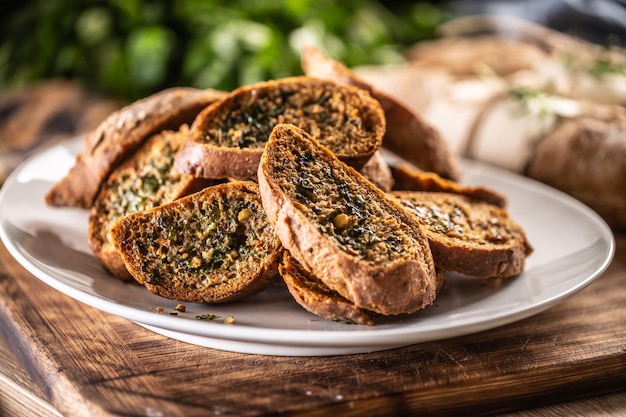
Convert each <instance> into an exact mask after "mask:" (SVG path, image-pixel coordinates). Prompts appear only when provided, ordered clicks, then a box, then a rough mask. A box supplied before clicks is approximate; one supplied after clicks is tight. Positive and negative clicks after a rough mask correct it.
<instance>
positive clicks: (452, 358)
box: [0, 235, 626, 417]
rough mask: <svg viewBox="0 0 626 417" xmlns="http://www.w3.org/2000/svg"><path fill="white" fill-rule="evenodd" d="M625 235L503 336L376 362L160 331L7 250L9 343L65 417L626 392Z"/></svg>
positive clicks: (332, 409) (425, 405)
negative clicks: (240, 346) (242, 347)
mask: <svg viewBox="0 0 626 417" xmlns="http://www.w3.org/2000/svg"><path fill="white" fill-rule="evenodd" d="M624 323H626V236H624V235H619V236H617V252H616V256H615V259H614V261H613V262H612V264H611V265H610V267H609V269H608V270H607V271H606V272H605V273H604V274H603V275H602V276H601V277H599V278H598V279H597V280H596V281H595V282H594V283H593V284H592V285H590V286H589V287H587V288H586V289H584V290H583V291H581V292H580V293H578V294H576V295H574V296H573V297H571V298H569V299H568V300H566V301H565V302H563V303H561V304H559V305H557V306H556V307H554V308H552V309H550V310H548V311H545V312H543V313H541V314H539V315H537V316H534V317H531V318H529V319H526V320H523V321H521V322H518V323H514V324H511V325H507V326H504V327H501V328H498V329H495V330H491V331H487V332H482V333H479V334H474V335H470V336H464V337H458V338H453V339H448V340H442V341H437V342H429V343H423V344H419V345H414V346H409V347H405V348H400V349H394V350H389V351H384V352H377V353H371V354H360V355H348V356H334V357H310V358H309V357H276V356H261V355H248V354H240V353H231V352H224V351H218V350H213V349H208V348H202V347H198V346H193V345H189V344H185V343H182V342H179V341H175V340H171V339H168V338H166V337H163V336H160V335H157V334H154V333H152V332H150V331H147V330H145V329H144V328H142V327H140V326H138V325H136V324H134V323H132V322H130V321H127V320H125V319H122V318H119V317H116V316H113V315H110V314H107V313H104V312H101V311H99V310H96V309H94V308H91V307H89V306H86V305H84V304H81V303H79V302H77V301H74V300H73V299H71V298H69V297H67V296H65V295H63V294H61V293H59V292H57V291H56V290H54V289H52V288H50V287H48V286H47V285H46V284H44V283H42V282H41V281H39V280H37V279H36V278H34V277H33V276H32V275H30V274H29V273H27V272H26V271H25V270H23V269H22V267H21V266H20V265H18V264H17V263H16V262H15V261H14V260H13V259H12V258H11V256H10V255H9V254H8V253H7V251H6V249H5V248H4V247H3V246H2V247H0V324H1V327H0V329H1V330H0V336H1V337H2V338H3V339H4V340H5V341H7V345H8V346H9V348H10V349H11V351H12V352H13V353H14V354H15V355H16V356H17V358H18V360H19V362H20V363H21V364H22V365H23V366H24V367H25V369H26V370H27V372H28V373H29V374H30V376H31V378H32V380H33V381H34V382H35V384H36V385H37V386H38V387H39V388H40V389H41V392H42V393H43V395H44V396H45V397H46V398H47V399H48V400H49V401H50V403H51V404H52V405H53V406H54V407H55V408H56V409H57V410H59V411H60V412H61V413H62V414H63V415H64V416H68V417H71V416H86V415H89V416H154V415H159V416H183V415H184V416H205V415H269V414H275V413H281V414H286V415H310V416H317V415H319V416H322V415H328V414H330V413H341V414H342V415H355V416H356V415H363V413H364V411H367V412H368V414H369V415H389V414H393V415H411V414H417V413H420V414H421V415H435V416H436V415H450V414H453V415H486V414H492V413H496V412H503V411H507V410H516V409H525V408H529V407H533V406H537V405H541V404H546V403H550V402H561V401H565V400H568V399H573V398H580V397H586V396H591V395H595V394H599V393H609V392H614V391H619V390H625V389H626V326H625V325H624Z"/></svg>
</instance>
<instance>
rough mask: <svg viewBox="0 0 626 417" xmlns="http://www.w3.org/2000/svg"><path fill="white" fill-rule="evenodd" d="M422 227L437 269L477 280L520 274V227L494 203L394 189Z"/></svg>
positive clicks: (524, 244)
mask: <svg viewBox="0 0 626 417" xmlns="http://www.w3.org/2000/svg"><path fill="white" fill-rule="evenodd" d="M390 195H391V196H393V197H395V198H397V199H398V201H399V202H400V204H402V205H403V206H404V207H405V208H406V209H407V210H408V211H409V212H410V213H412V214H413V215H415V216H416V217H417V218H418V219H419V220H420V222H421V223H422V224H423V226H424V229H423V230H424V232H425V234H426V237H427V238H428V242H429V244H430V249H431V251H432V255H433V259H434V261H435V264H436V265H437V268H441V269H444V270H446V271H456V272H459V273H462V274H465V275H470V276H476V277H483V278H503V277H511V276H515V275H518V274H520V273H521V272H522V271H523V269H524V264H525V260H526V257H527V256H528V255H530V254H531V253H532V247H531V245H530V243H529V242H528V240H527V238H526V235H525V233H524V230H523V229H522V228H521V227H520V226H519V225H518V224H517V223H516V222H515V221H514V220H513V219H512V218H511V217H510V216H509V214H508V212H507V211H506V210H504V209H502V208H500V207H497V206H494V205H492V204H489V203H485V202H482V201H477V200H471V199H470V198H468V197H467V196H464V195H459V194H451V193H441V192H417V191H394V192H392V193H390Z"/></svg>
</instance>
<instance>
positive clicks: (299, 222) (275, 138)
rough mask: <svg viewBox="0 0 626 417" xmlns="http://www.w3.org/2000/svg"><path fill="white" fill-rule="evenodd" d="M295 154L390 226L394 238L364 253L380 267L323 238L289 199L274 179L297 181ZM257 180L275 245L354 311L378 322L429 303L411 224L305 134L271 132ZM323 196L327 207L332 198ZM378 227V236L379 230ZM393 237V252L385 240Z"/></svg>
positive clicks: (432, 280)
mask: <svg viewBox="0 0 626 417" xmlns="http://www.w3.org/2000/svg"><path fill="white" fill-rule="evenodd" d="M291 151H293V154H291V155H290V152H291ZM300 151H302V152H304V153H311V154H312V155H313V158H314V159H315V161H316V162H315V164H320V165H321V166H322V169H330V170H334V171H335V172H336V175H337V176H338V177H341V178H342V179H345V181H349V182H350V183H351V186H352V187H353V188H355V189H358V190H359V192H362V193H363V194H365V200H366V201H367V205H368V206H369V205H372V207H376V209H377V210H380V211H378V212H377V213H379V214H381V215H383V217H385V218H386V219H389V222H390V224H393V226H391V225H390V226H389V230H388V231H391V230H393V231H394V232H391V235H390V236H384V237H383V238H381V240H380V241H379V242H378V243H375V244H374V245H373V246H372V247H374V248H377V249H381V250H383V251H386V252H387V253H390V255H389V258H388V259H385V260H384V261H383V260H382V258H380V257H377V255H376V254H374V255H373V259H369V260H368V259H364V258H363V257H361V256H360V255H359V254H358V253H356V254H355V249H354V248H352V247H350V243H351V242H350V241H349V240H348V241H347V243H346V241H345V240H344V241H343V243H345V246H344V245H343V244H342V243H341V241H339V240H337V239H338V236H339V233H330V232H329V231H328V230H326V231H325V230H324V229H323V228H322V227H321V225H320V224H318V223H316V222H315V221H314V220H312V219H311V218H310V217H307V215H306V214H305V212H306V209H303V205H302V203H301V202H299V201H297V198H296V197H295V196H294V195H292V194H290V191H289V190H288V188H289V185H288V184H286V183H283V182H282V180H281V176H287V177H289V178H295V177H298V176H299V175H301V174H302V173H301V172H298V170H297V169H296V168H294V167H295V165H293V164H290V162H293V161H291V158H295V156H294V155H295V154H296V153H298V152H300ZM294 169H295V170H294ZM258 179H259V188H260V191H261V197H262V201H263V207H264V208H265V210H266V212H267V214H268V217H269V219H270V222H271V223H272V224H273V225H274V227H275V229H276V231H277V233H278V236H279V237H280V239H281V241H282V243H283V246H284V247H285V248H286V249H287V250H289V252H290V253H291V255H292V256H293V257H294V258H295V259H296V260H297V261H298V262H299V263H300V264H301V265H302V266H303V268H304V269H305V270H307V271H309V272H311V273H312V274H313V275H314V276H316V277H318V278H319V279H320V280H322V281H323V282H324V284H326V285H327V286H328V287H329V288H331V289H332V290H334V291H336V292H338V293H339V294H340V295H341V296H343V297H345V298H346V299H348V300H350V301H351V302H353V303H354V304H355V305H356V306H357V307H359V308H364V309H367V310H371V311H376V312H379V313H381V314H386V315H390V314H403V313H412V312H415V311H417V310H419V309H421V308H424V307H425V306H427V305H429V304H431V303H432V301H433V300H434V298H435V295H436V286H437V283H436V280H437V278H436V275H435V270H434V264H433V260H432V256H431V253H430V250H429V247H428V242H427V240H426V238H425V237H424V236H423V234H422V231H421V229H420V226H419V224H418V223H417V221H416V220H415V219H414V218H413V217H412V216H411V215H410V214H409V213H407V212H406V211H405V210H404V209H403V208H402V207H400V206H399V205H398V204H397V203H395V202H394V201H393V200H391V199H389V198H388V197H387V196H386V195H385V194H384V193H383V192H382V191H380V190H379V189H378V188H376V187H375V186H373V185H372V184H371V183H369V182H368V181H367V180H365V179H364V178H363V177H362V176H361V175H360V174H359V173H358V172H357V171H355V170H354V169H352V168H350V167H348V166H346V165H345V164H344V163H342V162H341V161H339V160H338V159H337V158H336V157H335V156H334V155H333V154H332V153H331V152H330V151H329V150H328V149H326V148H324V147H322V146H320V145H319V144H318V143H317V141H315V139H313V138H311V137H310V136H309V135H308V134H306V132H304V131H302V130H301V129H298V128H297V127H294V126H289V125H278V126H276V127H275V128H274V130H273V131H272V134H271V135H270V140H269V142H268V144H267V146H266V148H265V151H264V153H263V156H262V158H261V163H260V165H259V171H258ZM326 197H327V199H328V200H332V196H326ZM346 210H347V209H346ZM369 220H370V221H371V220H376V219H374V218H369ZM333 221H334V220H333ZM328 227H330V228H332V227H333V226H330V225H329V226H328ZM379 227H381V228H382V229H383V231H382V232H381V233H383V234H384V233H385V232H384V231H385V230H387V229H385V226H379ZM392 227H396V228H397V229H393V228H392ZM366 232H367V231H366ZM371 233H372V234H373V233H374V232H373V231H372V232H371ZM398 236H399V237H398ZM396 237H398V241H399V242H400V243H401V247H395V246H394V245H391V244H390V243H389V242H390V241H387V240H385V239H392V238H396ZM348 239H349V238H348ZM338 242H339V243H338ZM356 243H357V244H358V242H356ZM367 250H369V249H367V248H366V249H364V251H365V252H361V253H367ZM396 255H397V256H396Z"/></svg>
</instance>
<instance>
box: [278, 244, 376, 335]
mask: <svg viewBox="0 0 626 417" xmlns="http://www.w3.org/2000/svg"><path fill="white" fill-rule="evenodd" d="M278 270H279V272H280V275H281V277H282V278H283V281H285V284H286V285H287V289H288V290H289V293H290V294H291V295H292V296H293V298H294V300H296V302H297V303H298V304H300V306H302V307H303V308H304V309H305V310H307V311H308V312H310V313H313V314H316V315H318V316H320V317H323V318H325V319H328V320H333V321H340V322H346V323H351V324H365V325H368V326H371V325H373V324H374V322H375V317H376V313H374V312H373V311H369V310H365V309H363V308H359V307H357V306H355V305H354V303H353V302H351V301H349V300H347V299H345V298H344V297H342V296H341V295H339V293H337V292H336V291H333V290H331V289H330V288H328V286H327V285H326V284H324V283H323V282H322V281H321V280H319V279H318V278H316V277H314V276H312V275H311V274H310V273H309V272H308V271H306V270H305V269H304V268H302V266H301V265H300V264H299V263H298V261H296V260H295V259H294V258H293V257H292V256H291V255H290V254H289V252H285V253H284V254H283V261H282V263H281V264H280V265H279V266H278Z"/></svg>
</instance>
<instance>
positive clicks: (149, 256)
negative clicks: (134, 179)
mask: <svg viewBox="0 0 626 417" xmlns="http://www.w3.org/2000/svg"><path fill="white" fill-rule="evenodd" d="M111 235H112V240H113V242H114V244H115V247H116V248H117V250H118V251H119V252H120V254H121V256H122V259H123V260H124V263H125V264H126V267H127V268H128V270H129V271H130V273H131V275H132V276H133V277H134V278H135V279H136V280H137V281H138V282H139V283H141V284H143V285H144V286H145V287H146V288H147V289H148V290H149V291H150V292H152V293H154V294H157V295H160V296H162V297H167V298H170V299H175V300H178V301H188V302H206V303H223V302H228V301H235V300H239V299H242V298H244V297H247V296H249V295H252V294H254V293H256V292H259V291H261V290H263V289H264V288H265V287H266V286H267V285H268V284H269V283H270V282H271V280H272V279H273V278H274V277H275V276H276V274H277V269H278V263H279V262H280V257H281V254H282V246H281V244H280V240H279V239H278V237H277V235H276V233H275V232H274V229H273V227H272V226H271V224H270V223H269V222H268V219H267V216H266V215H265V211H264V210H263V206H262V205H261V199H260V196H259V190H258V186H257V185H256V184H255V183H253V182H250V181H245V182H243V181H242V182H229V183H224V184H219V185H214V186H211V187H207V188H205V189H203V190H201V191H198V192H197V193H194V194H191V195H189V196H186V197H183V198H180V199H178V200H176V201H173V202H171V203H168V204H164V205H162V206H159V207H155V208H153V209H150V210H147V211H142V212H137V213H134V214H130V215H128V216H125V217H122V218H120V219H119V220H118V221H117V222H116V223H115V225H114V226H113V228H112V229H111Z"/></svg>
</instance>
